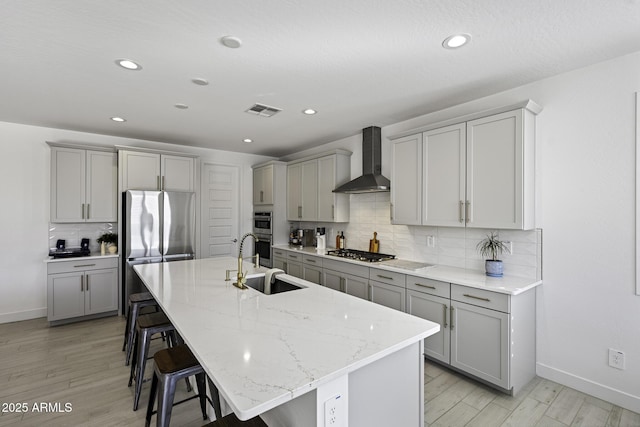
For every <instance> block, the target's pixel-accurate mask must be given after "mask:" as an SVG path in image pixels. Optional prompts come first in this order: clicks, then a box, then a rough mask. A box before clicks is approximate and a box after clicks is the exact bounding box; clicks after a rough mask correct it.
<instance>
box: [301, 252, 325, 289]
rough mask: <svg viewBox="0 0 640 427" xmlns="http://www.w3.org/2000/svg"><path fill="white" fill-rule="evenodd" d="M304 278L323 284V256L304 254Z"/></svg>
mask: <svg viewBox="0 0 640 427" xmlns="http://www.w3.org/2000/svg"><path fill="white" fill-rule="evenodd" d="M302 278H303V279H304V280H308V281H309V282H313V283H316V284H318V285H322V258H321V257H317V256H312V255H306V254H305V255H303V256H302Z"/></svg>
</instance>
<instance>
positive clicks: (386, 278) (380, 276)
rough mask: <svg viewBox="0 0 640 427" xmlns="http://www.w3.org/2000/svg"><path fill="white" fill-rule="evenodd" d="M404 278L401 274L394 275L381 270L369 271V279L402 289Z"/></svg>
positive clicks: (373, 269)
mask: <svg viewBox="0 0 640 427" xmlns="http://www.w3.org/2000/svg"><path fill="white" fill-rule="evenodd" d="M406 277H407V276H406V275H404V274H402V273H395V272H393V271H387V270H381V269H379V268H370V269H369V279H371V280H375V281H376V282H382V283H387V284H389V285H395V286H400V287H402V288H404V284H405V278H406Z"/></svg>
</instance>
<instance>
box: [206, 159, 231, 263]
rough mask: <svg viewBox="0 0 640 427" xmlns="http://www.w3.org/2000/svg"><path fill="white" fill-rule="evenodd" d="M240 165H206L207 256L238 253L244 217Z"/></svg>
mask: <svg viewBox="0 0 640 427" xmlns="http://www.w3.org/2000/svg"><path fill="white" fill-rule="evenodd" d="M239 177H240V171H239V169H238V167H237V166H226V165H216V164H211V163H205V164H204V165H203V168H202V186H201V189H202V204H201V209H202V212H201V213H202V215H201V218H202V236H201V239H200V241H201V251H200V254H201V256H202V257H203V258H208V257H219V256H234V255H235V254H236V253H237V239H238V230H239V224H238V220H239V218H240V203H239V196H238V191H239V190H238V189H239V186H240V182H239Z"/></svg>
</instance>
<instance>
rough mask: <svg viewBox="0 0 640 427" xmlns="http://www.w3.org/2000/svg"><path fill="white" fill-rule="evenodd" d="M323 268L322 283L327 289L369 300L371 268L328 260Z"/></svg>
mask: <svg viewBox="0 0 640 427" xmlns="http://www.w3.org/2000/svg"><path fill="white" fill-rule="evenodd" d="M322 266H323V280H322V283H323V284H324V285H325V286H326V287H328V288H331V289H335V290H337V291H341V292H345V293H347V294H349V295H353V296H356V297H359V298H362V299H366V300H368V299H369V267H367V266H361V265H355V264H350V263H346V262H342V261H334V260H327V259H325V260H324V261H323V264H322Z"/></svg>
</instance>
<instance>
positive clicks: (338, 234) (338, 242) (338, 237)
mask: <svg viewBox="0 0 640 427" xmlns="http://www.w3.org/2000/svg"><path fill="white" fill-rule="evenodd" d="M336 249H340V232H339V231H338V232H337V233H336Z"/></svg>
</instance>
